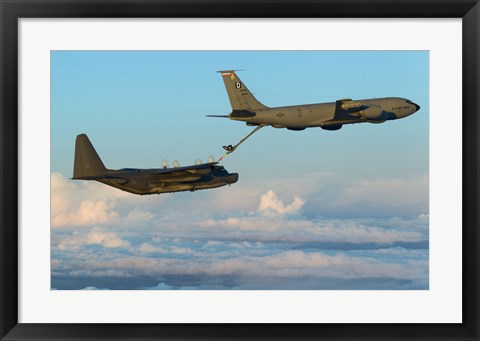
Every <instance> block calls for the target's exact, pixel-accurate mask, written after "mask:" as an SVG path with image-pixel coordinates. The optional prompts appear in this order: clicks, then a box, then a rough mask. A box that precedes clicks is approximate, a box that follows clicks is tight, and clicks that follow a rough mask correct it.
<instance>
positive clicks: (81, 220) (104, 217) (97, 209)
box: [51, 200, 119, 228]
mask: <svg viewBox="0 0 480 341" xmlns="http://www.w3.org/2000/svg"><path fill="white" fill-rule="evenodd" d="M114 207H115V204H114V202H112V201H107V200H97V201H83V202H82V203H80V207H78V209H77V210H76V211H73V212H61V213H58V214H57V215H55V216H52V222H51V224H52V227H53V228H59V227H64V226H68V227H70V226H91V225H96V224H111V223H114V222H117V221H118V218H119V215H118V212H116V211H115V210H114Z"/></svg>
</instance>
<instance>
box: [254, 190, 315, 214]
mask: <svg viewBox="0 0 480 341" xmlns="http://www.w3.org/2000/svg"><path fill="white" fill-rule="evenodd" d="M304 203H305V200H303V199H301V198H299V197H297V196H295V197H294V198H293V202H292V203H290V204H284V203H283V202H282V201H281V200H280V199H279V198H278V197H277V195H276V194H275V192H274V191H272V190H269V191H268V192H267V193H265V194H263V195H262V196H261V198H260V205H259V207H258V211H259V212H261V213H262V214H265V215H291V214H295V213H298V212H299V211H300V209H301V208H302V206H303V204H304Z"/></svg>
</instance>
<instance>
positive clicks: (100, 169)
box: [73, 134, 107, 179]
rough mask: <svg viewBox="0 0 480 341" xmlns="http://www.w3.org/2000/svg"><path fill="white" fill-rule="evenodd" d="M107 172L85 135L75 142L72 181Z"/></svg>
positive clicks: (78, 137)
mask: <svg viewBox="0 0 480 341" xmlns="http://www.w3.org/2000/svg"><path fill="white" fill-rule="evenodd" d="M106 171H107V169H106V168H105V166H104V164H103V162H102V160H101V159H100V157H99V156H98V154H97V152H96V151H95V148H93V145H92V143H91V142H90V140H89V139H88V136H87V135H85V134H80V135H77V138H76V140H75V160H74V165H73V179H79V178H82V177H90V176H96V175H101V174H104V173H105V172H106Z"/></svg>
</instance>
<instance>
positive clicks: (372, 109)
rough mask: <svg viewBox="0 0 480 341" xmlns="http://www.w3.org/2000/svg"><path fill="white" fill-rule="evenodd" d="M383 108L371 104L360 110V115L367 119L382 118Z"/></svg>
mask: <svg viewBox="0 0 480 341" xmlns="http://www.w3.org/2000/svg"><path fill="white" fill-rule="evenodd" d="M382 113H383V110H382V107H381V106H379V105H371V106H369V107H368V109H365V110H362V111H360V116H361V117H362V118H364V119H366V120H368V121H370V120H378V119H383V117H382V116H383V115H382Z"/></svg>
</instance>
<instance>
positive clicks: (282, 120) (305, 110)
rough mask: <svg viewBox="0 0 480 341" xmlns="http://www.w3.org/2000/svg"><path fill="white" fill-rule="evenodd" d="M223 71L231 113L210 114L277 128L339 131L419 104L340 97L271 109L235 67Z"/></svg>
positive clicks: (397, 115)
mask: <svg viewBox="0 0 480 341" xmlns="http://www.w3.org/2000/svg"><path fill="white" fill-rule="evenodd" d="M219 72H220V73H221V74H222V78H223V81H224V83H225V88H226V90H227V94H228V98H229V100H230V104H231V107H232V112H231V113H230V114H229V115H223V116H221V115H219V116H215V115H210V117H225V118H230V119H231V120H235V121H242V122H245V123H247V125H270V126H272V127H274V128H287V129H291V130H303V129H305V128H311V127H321V128H324V129H326V130H338V129H340V128H341V127H342V125H344V124H352V123H383V122H385V121H388V120H395V119H400V118H404V117H407V116H409V115H411V114H413V113H415V112H417V111H418V110H419V109H420V106H419V105H417V104H415V103H413V102H412V101H410V100H408V99H406V98H401V97H387V98H374V99H360V100H352V99H349V98H347V99H340V100H338V101H336V102H330V103H318V104H307V105H293V106H283V107H274V108H269V107H267V106H265V105H263V104H262V103H260V102H259V101H258V100H257V99H256V98H255V96H254V95H253V94H252V93H251V92H250V90H249V89H248V88H247V86H246V85H245V83H243V82H242V81H241V79H240V78H239V77H238V75H237V74H236V73H235V71H233V70H225V71H219Z"/></svg>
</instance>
